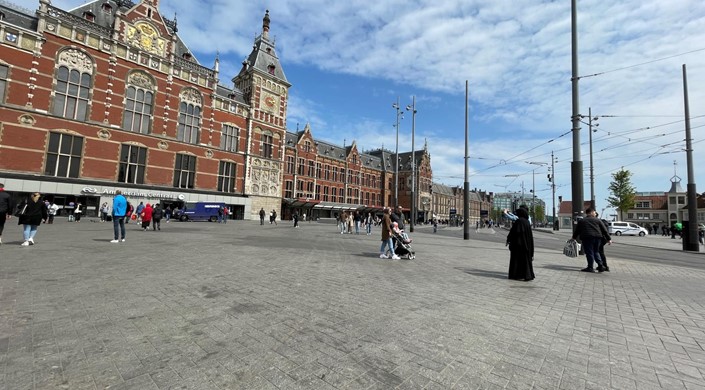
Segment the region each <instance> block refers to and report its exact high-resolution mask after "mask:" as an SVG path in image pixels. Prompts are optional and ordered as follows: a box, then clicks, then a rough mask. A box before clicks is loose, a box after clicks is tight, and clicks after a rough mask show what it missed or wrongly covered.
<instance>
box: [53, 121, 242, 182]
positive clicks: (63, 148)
mask: <svg viewBox="0 0 705 390" xmlns="http://www.w3.org/2000/svg"><path fill="white" fill-rule="evenodd" d="M83 141H84V138H83V137H81V136H78V135H71V134H62V133H50V134H49V147H48V150H47V163H46V168H45V170H44V174H45V175H49V176H58V177H75V178H77V177H79V169H80V166H81V156H82V152H83ZM147 153H148V151H147V148H145V147H141V146H136V145H127V144H123V145H122V146H121V147H120V162H119V164H120V166H119V169H118V180H117V181H118V182H120V183H126V184H144V183H145V180H144V179H145V173H146V167H147ZM236 177H237V165H236V164H235V163H233V162H229V161H221V162H220V164H219V167H218V191H221V192H230V193H232V192H235V184H236V181H235V179H236ZM195 180H196V156H191V155H188V154H177V155H176V162H175V164H174V182H173V185H174V187H176V188H194V187H195Z"/></svg>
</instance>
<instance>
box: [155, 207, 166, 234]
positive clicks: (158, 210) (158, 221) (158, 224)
mask: <svg viewBox="0 0 705 390" xmlns="http://www.w3.org/2000/svg"><path fill="white" fill-rule="evenodd" d="M163 216H164V210H163V209H162V207H161V205H160V204H159V203H157V204H155V205H154V208H153V209H152V230H162V217H163Z"/></svg>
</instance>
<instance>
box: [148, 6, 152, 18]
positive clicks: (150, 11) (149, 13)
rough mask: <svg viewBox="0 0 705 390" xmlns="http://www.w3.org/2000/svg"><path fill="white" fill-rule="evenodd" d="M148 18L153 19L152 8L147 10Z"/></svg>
mask: <svg viewBox="0 0 705 390" xmlns="http://www.w3.org/2000/svg"><path fill="white" fill-rule="evenodd" d="M147 17H148V18H151V17H152V9H151V8H149V9H147Z"/></svg>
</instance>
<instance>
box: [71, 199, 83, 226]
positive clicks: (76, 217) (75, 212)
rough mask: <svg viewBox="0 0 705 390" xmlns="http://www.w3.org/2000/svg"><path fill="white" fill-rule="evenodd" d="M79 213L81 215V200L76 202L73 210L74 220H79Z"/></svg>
mask: <svg viewBox="0 0 705 390" xmlns="http://www.w3.org/2000/svg"><path fill="white" fill-rule="evenodd" d="M81 215H83V205H82V204H81V202H77V203H76V208H75V209H74V210H73V217H74V222H81Z"/></svg>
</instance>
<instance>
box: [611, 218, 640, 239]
mask: <svg viewBox="0 0 705 390" xmlns="http://www.w3.org/2000/svg"><path fill="white" fill-rule="evenodd" d="M607 228H608V230H609V232H610V234H614V235H615V236H621V235H632V236H640V237H643V236H646V235H648V234H649V231H648V230H646V229H645V228H643V227H641V226H639V225H637V224H635V223H634V222H623V221H613V222H608V223H607Z"/></svg>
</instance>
